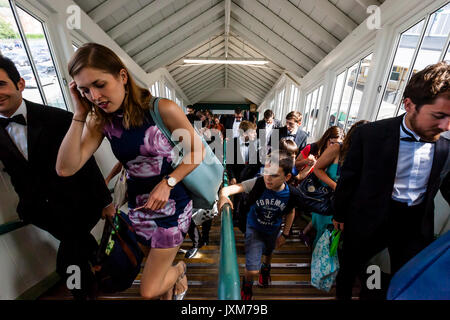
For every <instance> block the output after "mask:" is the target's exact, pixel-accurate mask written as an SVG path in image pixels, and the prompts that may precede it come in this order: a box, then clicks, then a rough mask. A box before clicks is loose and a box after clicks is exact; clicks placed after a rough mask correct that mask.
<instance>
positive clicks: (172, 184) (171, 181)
mask: <svg viewBox="0 0 450 320" xmlns="http://www.w3.org/2000/svg"><path fill="white" fill-rule="evenodd" d="M164 179H166V181H167V185H168V186H169V187H171V188H173V187H175V185H176V184H177V179H175V178H174V177H171V176H169V175H167V176H165V177H164Z"/></svg>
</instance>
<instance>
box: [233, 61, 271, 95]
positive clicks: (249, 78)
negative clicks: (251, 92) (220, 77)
mask: <svg viewBox="0 0 450 320" xmlns="http://www.w3.org/2000/svg"><path fill="white" fill-rule="evenodd" d="M229 71H230V72H234V73H235V74H236V75H238V76H240V77H241V78H243V79H245V80H247V81H248V82H249V83H252V84H253V85H254V86H255V87H257V88H260V89H261V90H263V91H269V90H270V85H266V84H263V83H261V82H260V80H259V79H256V78H255V77H252V75H251V74H250V75H249V74H248V73H247V72H246V71H245V70H242V69H238V68H236V67H235V66H230V68H229Z"/></svg>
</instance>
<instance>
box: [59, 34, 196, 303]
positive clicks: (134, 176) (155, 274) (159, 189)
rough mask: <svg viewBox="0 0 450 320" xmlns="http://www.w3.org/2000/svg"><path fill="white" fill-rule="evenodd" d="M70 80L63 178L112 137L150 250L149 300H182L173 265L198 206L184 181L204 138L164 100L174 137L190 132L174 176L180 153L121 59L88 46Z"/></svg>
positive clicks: (182, 277) (145, 280)
mask: <svg viewBox="0 0 450 320" xmlns="http://www.w3.org/2000/svg"><path fill="white" fill-rule="evenodd" d="M69 73H70V75H71V76H72V77H73V78H74V81H72V82H71V83H70V92H71V95H72V99H73V101H74V105H75V114H74V117H73V121H72V125H71V127H70V129H69V131H68V132H67V135H66V137H65V138H64V141H63V143H62V145H61V148H60V151H59V154H58V161H57V165H56V169H57V172H58V174H59V175H62V176H70V175H72V174H74V173H75V172H76V171H77V170H79V169H80V168H81V167H82V166H83V165H84V163H85V162H86V161H87V159H89V157H90V156H91V155H92V154H93V153H94V152H95V151H96V150H97V148H98V147H99V146H100V144H101V142H102V140H103V138H104V137H106V138H107V139H108V140H109V142H110V144H111V148H112V150H113V152H114V155H115V156H116V157H117V159H118V160H119V161H120V162H121V163H122V165H123V166H124V167H125V168H126V169H127V193H128V206H129V208H130V213H129V218H130V220H131V222H132V223H133V226H134V228H135V230H136V234H137V235H138V240H139V242H140V244H141V245H143V246H144V247H145V248H147V249H149V253H148V258H147V261H146V264H145V267H144V271H143V274H142V279H141V288H140V291H141V295H142V296H143V297H145V298H148V299H154V298H158V297H161V298H162V299H170V298H172V294H174V295H175V299H179V298H182V297H183V296H184V294H185V292H186V290H187V277H186V274H185V273H186V265H185V263H184V262H182V261H181V262H179V263H178V264H177V265H175V266H172V264H173V261H174V259H175V256H176V254H177V252H178V249H179V247H180V245H181V244H182V242H183V240H184V237H185V235H186V233H187V231H188V229H189V224H190V222H191V215H192V200H191V199H190V197H189V195H188V193H187V191H186V189H185V187H184V185H183V184H182V183H180V182H181V181H182V180H183V178H184V177H185V176H187V175H188V174H189V173H190V172H191V171H192V170H194V169H195V168H196V167H197V165H198V162H199V161H198V160H197V159H202V158H203V157H202V155H203V146H202V143H201V141H200V140H199V137H198V136H196V135H195V134H194V129H193V127H192V126H191V124H190V123H189V121H188V119H187V118H186V116H185V115H184V113H183V111H182V110H181V108H180V107H178V106H177V105H176V104H175V103H174V102H173V101H170V100H167V99H161V100H159V105H158V106H159V112H160V114H161V117H162V119H163V122H164V124H165V125H166V127H167V128H168V129H169V130H170V131H171V132H173V131H174V130H176V129H182V130H184V131H183V132H184V133H183V135H182V139H180V140H182V144H183V148H184V150H185V156H184V158H183V162H182V163H181V164H179V165H178V166H177V168H176V169H175V170H174V169H173V168H172V165H171V163H172V146H171V144H170V143H169V141H168V140H167V138H166V137H165V136H164V134H163V133H162V132H161V131H160V130H159V129H158V127H157V126H156V124H155V122H154V121H153V119H152V117H151V116H150V112H149V109H150V108H151V107H152V106H151V103H150V102H151V94H150V92H149V91H148V90H147V89H144V88H140V87H139V86H137V85H136V84H135V82H134V81H133V79H132V77H131V75H130V74H129V72H128V70H127V68H126V67H125V66H124V64H123V63H122V61H121V60H120V58H119V57H118V56H117V55H116V54H115V53H114V52H112V51H111V50H110V49H108V48H106V47H104V46H102V45H99V44H94V43H88V44H85V45H84V46H82V47H81V48H79V49H78V50H77V51H76V53H75V54H74V56H73V57H72V59H71V61H70V62H69ZM197 139H198V141H195V142H194V140H197ZM194 146H198V147H196V148H195V149H194ZM194 159H196V160H197V163H196V162H195V161H194ZM108 212H110V214H111V215H114V213H115V209H114V208H113V207H112V206H110V208H109V210H108ZM146 251H148V250H146Z"/></svg>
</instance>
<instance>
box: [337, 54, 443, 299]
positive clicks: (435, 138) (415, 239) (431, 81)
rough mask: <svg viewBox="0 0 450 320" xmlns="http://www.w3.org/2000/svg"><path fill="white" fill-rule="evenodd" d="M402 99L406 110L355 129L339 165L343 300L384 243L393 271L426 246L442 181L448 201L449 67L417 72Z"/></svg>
mask: <svg viewBox="0 0 450 320" xmlns="http://www.w3.org/2000/svg"><path fill="white" fill-rule="evenodd" d="M403 99H404V100H403V103H404V107H405V110H406V114H403V115H401V116H399V117H396V118H390V119H385V120H381V121H376V122H373V123H369V124H366V125H364V126H362V127H360V128H358V129H356V131H355V132H354V134H353V136H352V141H351V145H350V148H349V150H348V153H347V155H346V157H345V162H344V164H343V166H342V168H341V175H340V179H339V181H338V183H337V188H336V192H335V203H334V207H335V215H334V220H333V223H334V225H335V228H337V229H341V230H343V231H344V232H343V237H344V241H343V250H342V256H341V257H340V262H341V263H340V267H341V269H340V271H339V274H338V278H337V297H338V298H339V299H349V298H350V297H351V294H352V286H353V282H354V279H355V277H356V276H358V275H362V276H365V277H367V276H368V271H367V270H366V268H365V265H366V263H367V262H368V261H369V259H370V258H372V257H373V256H374V255H375V254H377V253H379V252H380V251H381V250H383V249H384V248H386V247H387V248H388V250H389V256H390V265H391V275H393V274H395V273H396V272H397V271H398V270H399V269H400V268H401V267H402V266H403V265H404V264H405V263H406V262H408V260H410V259H411V258H413V257H414V256H415V255H416V254H417V253H419V252H420V251H421V250H422V249H424V248H425V247H426V246H428V245H429V244H430V243H431V242H432V241H433V235H434V197H435V195H436V193H437V191H438V189H439V187H441V190H442V191H443V195H444V197H446V200H447V202H448V201H449V200H450V199H449V198H448V187H449V183H450V182H449V170H450V156H449V154H450V149H449V148H450V142H449V140H448V139H446V138H444V137H443V136H441V133H442V132H445V131H447V130H450V66H449V65H448V64H447V63H446V62H441V63H438V64H435V65H432V66H429V67H427V68H426V69H424V70H422V71H420V72H418V73H416V74H415V75H414V76H413V77H412V78H411V80H410V81H409V83H408V85H407V86H406V88H405V91H404V94H403ZM362 286H363V288H365V286H366V281H362ZM386 289H387V288H381V290H382V291H381V292H380V291H379V292H380V294H381V295H384V293H385V290H386Z"/></svg>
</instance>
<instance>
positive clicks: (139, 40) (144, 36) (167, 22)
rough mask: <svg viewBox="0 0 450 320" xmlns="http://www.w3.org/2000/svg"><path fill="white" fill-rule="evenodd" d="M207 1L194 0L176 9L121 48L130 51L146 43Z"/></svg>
mask: <svg viewBox="0 0 450 320" xmlns="http://www.w3.org/2000/svg"><path fill="white" fill-rule="evenodd" d="M208 2H209V1H207V0H197V1H194V2H192V3H190V4H188V5H187V6H185V7H183V8H182V9H180V10H178V11H177V12H175V13H174V14H172V15H171V16H169V17H167V18H165V19H163V20H162V21H161V22H160V23H158V24H157V25H154V26H152V27H151V28H150V29H148V30H147V31H145V32H143V33H141V34H140V35H138V36H137V37H136V38H134V39H133V40H131V41H129V42H127V43H126V44H124V45H123V49H124V50H125V51H127V52H130V51H132V50H134V49H135V48H136V47H138V46H140V45H142V44H143V43H146V42H147V41H150V40H152V39H155V38H156V37H157V35H158V34H160V33H161V32H163V31H165V30H168V29H170V27H171V26H173V25H175V24H176V23H177V21H179V20H181V19H183V18H185V17H187V16H189V15H191V14H192V13H194V12H198V10H200V9H201V8H202V7H203V6H204V5H205V4H206V3H208Z"/></svg>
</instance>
